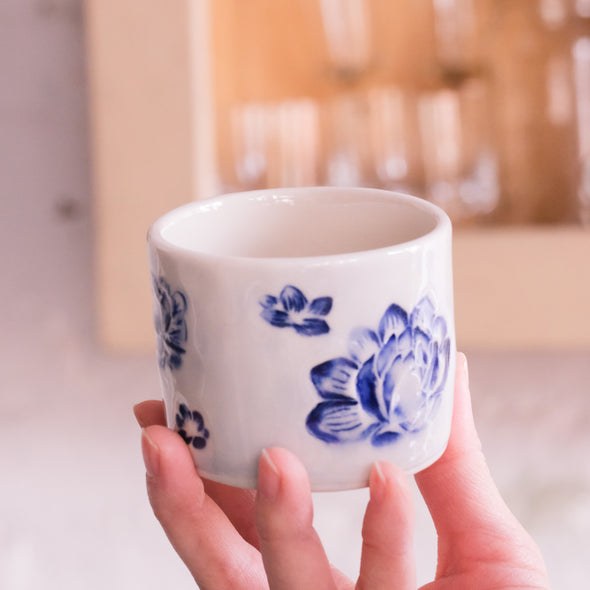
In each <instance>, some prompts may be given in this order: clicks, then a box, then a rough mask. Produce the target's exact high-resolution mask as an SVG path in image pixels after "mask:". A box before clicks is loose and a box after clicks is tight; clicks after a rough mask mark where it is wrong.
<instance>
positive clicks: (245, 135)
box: [231, 99, 320, 189]
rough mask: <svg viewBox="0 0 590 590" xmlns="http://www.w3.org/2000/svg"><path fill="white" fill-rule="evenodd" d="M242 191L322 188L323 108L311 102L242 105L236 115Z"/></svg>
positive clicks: (234, 128)
mask: <svg viewBox="0 0 590 590" xmlns="http://www.w3.org/2000/svg"><path fill="white" fill-rule="evenodd" d="M231 119H232V132H233V134H232V135H233V141H232V143H233V150H234V156H233V160H234V169H235V175H236V178H237V181H238V185H239V188H240V189H253V188H263V187H272V186H305V185H314V184H317V183H318V177H317V172H318V161H319V158H320V153H319V108H318V105H317V103H316V102H315V101H313V100H311V99H293V100H285V101H280V102H276V103H275V102H271V103H246V104H240V105H237V106H235V107H234V108H233V110H232V117H231Z"/></svg>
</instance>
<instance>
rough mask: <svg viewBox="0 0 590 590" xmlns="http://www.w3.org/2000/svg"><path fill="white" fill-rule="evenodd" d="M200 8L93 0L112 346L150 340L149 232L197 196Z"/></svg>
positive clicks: (98, 197)
mask: <svg viewBox="0 0 590 590" xmlns="http://www.w3.org/2000/svg"><path fill="white" fill-rule="evenodd" d="M195 6H202V3H201V2H200V0H197V2H196V3H194V4H193V3H191V1H190V0H178V1H175V2H161V1H160V0H88V1H87V2H86V26H87V39H88V79H89V86H90V96H91V100H90V120H91V130H92V158H93V161H92V164H93V181H94V182H93V184H94V202H95V207H94V212H95V216H94V219H95V244H96V256H95V260H96V293H97V301H96V305H97V328H98V336H99V339H100V341H101V342H102V344H104V345H105V346H106V347H107V348H111V349H116V350H129V351H134V350H139V349H142V348H143V349H145V348H146V347H148V346H150V343H151V342H152V339H153V336H152V327H151V324H150V321H151V315H152V312H151V300H150V295H149V276H148V270H147V255H146V245H145V235H146V230H147V227H148V225H149V224H150V223H151V222H152V221H153V220H155V219H156V218H157V217H158V216H159V215H160V214H162V213H163V212H164V211H165V210H167V209H170V208H172V207H175V206H177V205H180V204H182V203H185V202H187V201H190V200H191V199H193V198H195V196H196V193H197V179H196V171H197V169H198V168H197V166H196V164H195V162H196V160H197V158H196V150H197V141H196V139H195V125H194V118H193V116H194V114H195V112H196V109H195V107H196V104H195V92H194V87H193V83H194V81H195V71H194V69H195V63H194V60H193V56H194V54H195V47H194V45H193V44H194V42H195V38H197V36H196V35H195V34H194V27H195V19H194V12H193V11H194V10H195Z"/></svg>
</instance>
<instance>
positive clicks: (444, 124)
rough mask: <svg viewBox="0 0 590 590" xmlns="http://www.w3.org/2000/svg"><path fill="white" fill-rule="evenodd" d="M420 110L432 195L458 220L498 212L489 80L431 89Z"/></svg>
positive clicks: (428, 188)
mask: <svg viewBox="0 0 590 590" xmlns="http://www.w3.org/2000/svg"><path fill="white" fill-rule="evenodd" d="M418 112H419V122H420V136H421V146H422V156H423V162H424V175H425V184H426V195H427V198H429V199H430V200H431V201H433V202H435V203H437V204H438V205H440V206H441V207H442V208H443V209H445V210H446V211H447V213H448V214H449V215H450V217H451V218H452V219H453V220H454V221H456V222H460V221H466V220H469V219H473V218H476V217H481V216H485V215H487V214H489V213H491V212H492V211H494V209H495V208H496V206H497V204H498V199H499V194H500V186H499V178H498V167H497V159H496V153H495V150H494V146H493V142H492V139H491V129H490V125H491V121H490V118H489V100H488V93H487V86H486V83H485V81H484V80H481V79H477V78H473V79H469V80H467V81H465V82H464V83H462V84H461V85H460V86H458V87H456V88H449V87H441V88H439V89H435V90H432V91H426V92H424V93H423V94H422V95H421V96H420V98H419V100H418Z"/></svg>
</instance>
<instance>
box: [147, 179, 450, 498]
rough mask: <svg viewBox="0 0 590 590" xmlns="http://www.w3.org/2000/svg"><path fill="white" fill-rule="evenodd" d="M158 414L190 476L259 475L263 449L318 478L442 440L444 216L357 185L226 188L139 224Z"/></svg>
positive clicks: (250, 479) (361, 476) (411, 469)
mask: <svg viewBox="0 0 590 590" xmlns="http://www.w3.org/2000/svg"><path fill="white" fill-rule="evenodd" d="M148 246H149V254H150V267H151V273H152V288H153V294H154V302H155V305H154V309H155V326H156V334H157V344H158V361H159V368H160V377H161V385H162V390H163V395H164V399H165V403H166V411H167V416H168V425H169V427H170V428H173V429H175V430H176V431H177V432H179V434H180V435H181V436H182V438H183V439H184V440H185V442H186V443H187V445H188V446H189V448H190V450H191V452H192V454H193V457H194V460H195V463H196V465H197V467H198V470H199V472H200V474H201V475H202V476H203V477H205V478H209V479H212V480H215V481H219V482H222V483H226V484H229V485H233V486H239V487H251V488H253V487H256V481H257V466H258V460H259V457H260V453H261V451H262V450H263V449H264V448H267V447H271V446H280V447H284V448H287V449H289V450H290V451H292V452H294V453H295V454H296V455H297V456H298V457H299V459H300V460H301V461H302V462H303V463H304V465H305V467H306V469H307V471H308V474H309V478H310V482H311V486H312V489H313V490H316V491H319V490H338V489H346V488H355V487H363V486H365V485H367V483H368V477H369V471H370V468H371V465H372V463H374V462H375V461H377V460H386V461H391V462H393V463H396V464H397V465H399V466H400V467H402V468H403V469H404V470H405V471H406V472H408V473H415V472H417V471H419V470H421V469H423V468H425V467H427V466H428V465H430V464H431V463H433V462H434V461H435V460H436V459H437V458H438V457H439V456H440V455H441V454H442V452H443V451H444V448H445V446H446V443H447V440H448V436H449V430H450V422H451V411H452V399H453V382H454V366H455V336H454V320H453V293H452V265H451V224H450V221H449V219H448V217H447V216H446V214H445V213H444V212H443V211H441V210H440V209H439V208H437V207H436V206H434V205H432V204H430V203H428V202H426V201H424V200H422V199H418V198H414V197H410V196H407V195H402V194H396V193H391V192H387V191H382V190H376V189H365V188H331V187H321V188H296V189H287V188H285V189H276V190H275V189H273V190H260V191H252V192H244V193H235V194H232V195H226V196H223V197H219V198H214V199H211V200H205V201H197V202H194V203H191V204H188V205H186V206H183V207H180V208H179V209H176V210H174V211H171V212H170V213H168V214H166V215H164V216H163V217H162V218H160V219H159V220H158V221H156V222H155V223H154V225H153V226H152V227H151V228H150V231H149V235H148Z"/></svg>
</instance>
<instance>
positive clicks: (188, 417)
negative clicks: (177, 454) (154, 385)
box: [176, 404, 209, 450]
mask: <svg viewBox="0 0 590 590" xmlns="http://www.w3.org/2000/svg"><path fill="white" fill-rule="evenodd" d="M176 432H178V434H180V436H181V437H182V439H183V440H184V442H185V443H186V444H187V445H188V446H189V447H191V446H192V447H194V448H195V449H199V450H200V449H204V448H205V447H206V446H207V440H208V439H209V431H208V430H207V429H206V428H205V421H204V420H203V416H202V415H201V413H200V412H197V411H196V410H195V411H193V412H191V411H190V410H189V409H188V406H187V405H186V404H180V405H179V406H178V412H177V414H176Z"/></svg>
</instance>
